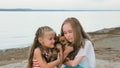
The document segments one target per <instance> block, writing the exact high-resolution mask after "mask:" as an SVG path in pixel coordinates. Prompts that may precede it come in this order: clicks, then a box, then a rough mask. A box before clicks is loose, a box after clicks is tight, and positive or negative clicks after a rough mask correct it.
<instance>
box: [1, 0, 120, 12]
mask: <svg viewBox="0 0 120 68" xmlns="http://www.w3.org/2000/svg"><path fill="white" fill-rule="evenodd" d="M0 8H32V9H79V10H81V9H83V10H120V0H1V1H0Z"/></svg>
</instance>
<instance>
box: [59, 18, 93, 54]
mask: <svg viewBox="0 0 120 68" xmlns="http://www.w3.org/2000/svg"><path fill="white" fill-rule="evenodd" d="M66 23H69V24H70V25H71V27H72V29H73V35H74V36H73V37H74V46H73V47H74V51H73V52H72V53H73V55H74V56H75V55H76V54H77V53H78V51H79V49H80V48H81V47H82V48H84V46H85V41H84V39H88V40H90V37H89V36H88V34H87V33H86V32H85V31H84V30H83V27H82V25H81V24H80V22H79V20H78V19H76V18H74V17H71V18H67V19H66V20H65V21H64V22H63V24H62V26H61V35H62V36H64V33H63V25H64V24H66ZM90 41H91V40H90Z"/></svg>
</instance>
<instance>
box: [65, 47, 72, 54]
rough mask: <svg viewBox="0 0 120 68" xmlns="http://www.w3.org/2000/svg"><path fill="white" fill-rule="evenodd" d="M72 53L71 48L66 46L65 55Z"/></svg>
mask: <svg viewBox="0 0 120 68" xmlns="http://www.w3.org/2000/svg"><path fill="white" fill-rule="evenodd" d="M72 51H73V47H71V46H68V45H66V46H65V52H66V53H67V54H69V53H70V52H72Z"/></svg>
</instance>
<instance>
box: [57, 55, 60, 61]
mask: <svg viewBox="0 0 120 68" xmlns="http://www.w3.org/2000/svg"><path fill="white" fill-rule="evenodd" d="M57 60H58V62H60V53H58V56H57Z"/></svg>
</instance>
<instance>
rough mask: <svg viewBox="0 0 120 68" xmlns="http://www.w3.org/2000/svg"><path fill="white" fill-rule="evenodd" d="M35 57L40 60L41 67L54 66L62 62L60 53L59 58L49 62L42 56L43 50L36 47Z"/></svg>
mask: <svg viewBox="0 0 120 68" xmlns="http://www.w3.org/2000/svg"><path fill="white" fill-rule="evenodd" d="M34 59H36V60H37V61H38V62H39V64H40V68H54V67H55V66H56V65H58V64H59V63H60V58H59V55H58V57H57V60H55V61H52V62H49V63H47V62H46V61H45V59H44V58H43V57H42V55H41V51H40V49H39V48H36V49H35V52H34Z"/></svg>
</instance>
